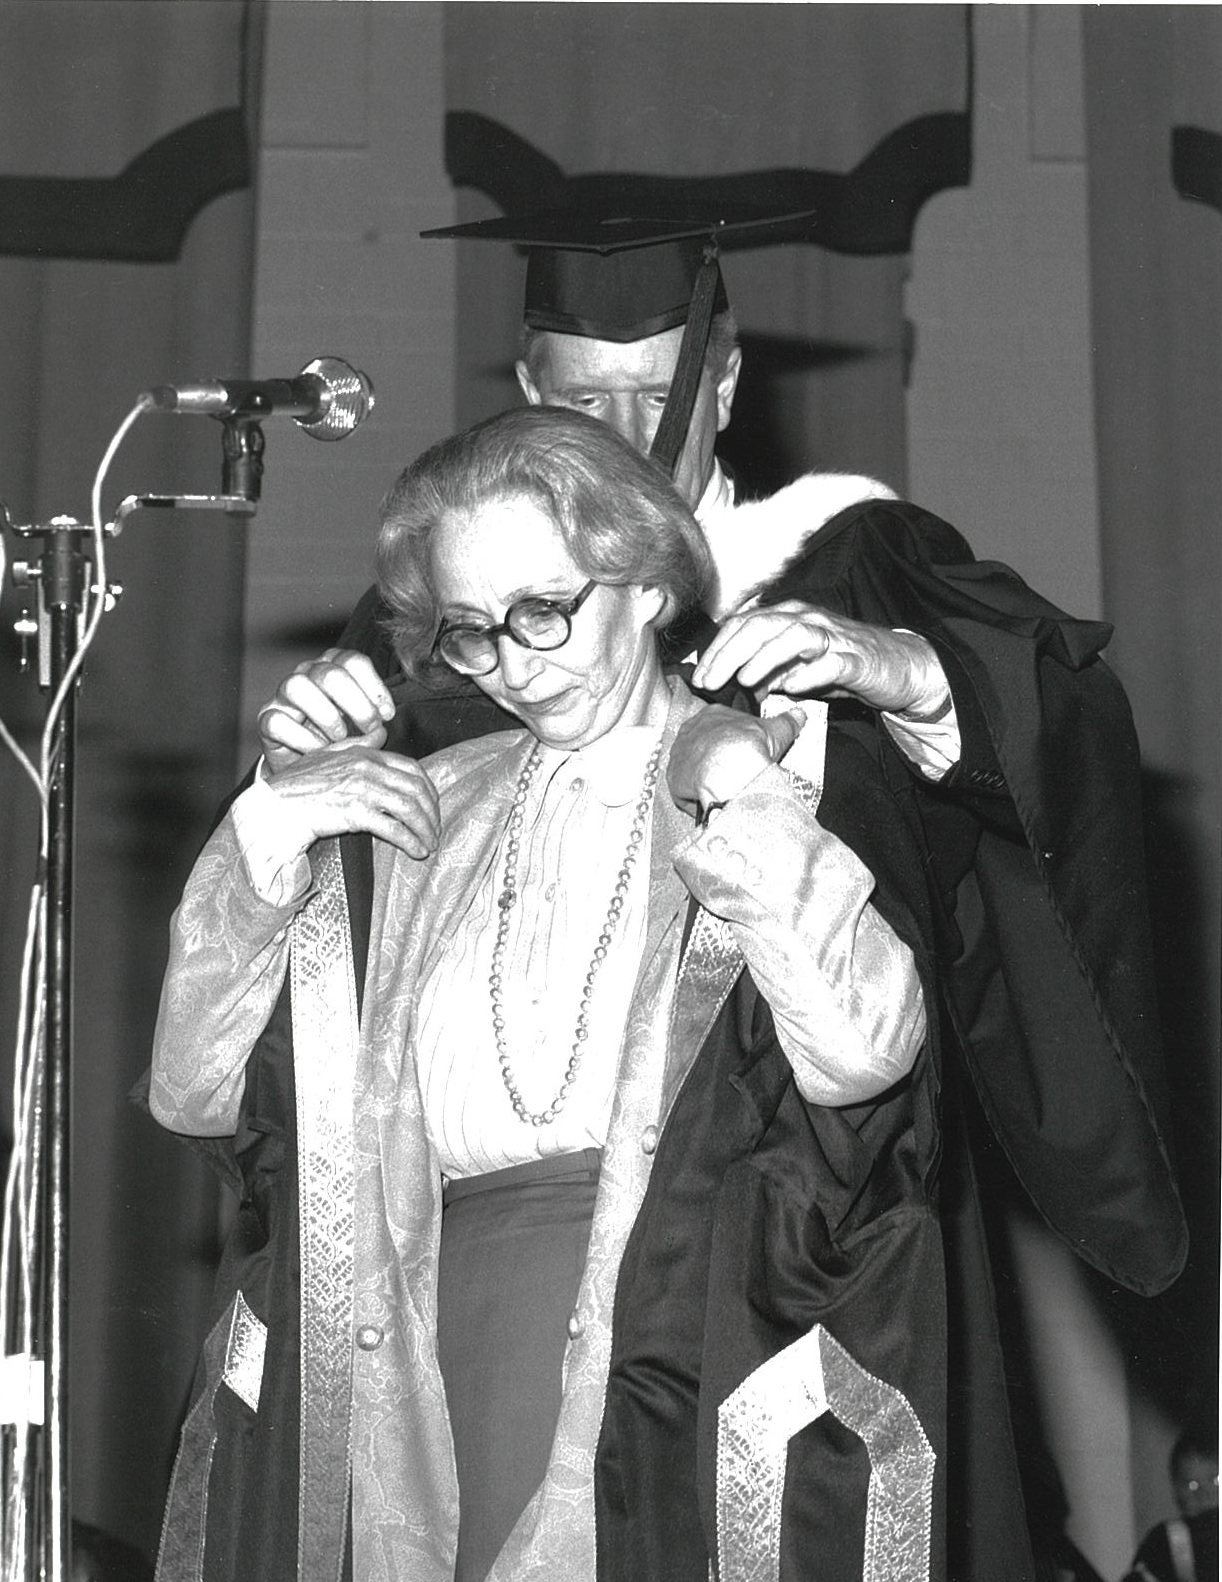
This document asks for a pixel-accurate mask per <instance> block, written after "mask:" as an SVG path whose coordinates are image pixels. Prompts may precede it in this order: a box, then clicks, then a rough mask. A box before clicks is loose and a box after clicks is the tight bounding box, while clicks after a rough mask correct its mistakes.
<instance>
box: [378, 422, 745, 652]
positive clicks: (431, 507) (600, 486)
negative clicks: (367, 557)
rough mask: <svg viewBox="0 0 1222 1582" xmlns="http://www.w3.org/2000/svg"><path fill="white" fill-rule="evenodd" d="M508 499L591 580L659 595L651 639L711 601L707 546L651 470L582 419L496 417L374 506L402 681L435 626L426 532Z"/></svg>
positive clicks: (420, 464) (422, 462) (429, 454)
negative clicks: (551, 531)
mask: <svg viewBox="0 0 1222 1582" xmlns="http://www.w3.org/2000/svg"><path fill="white" fill-rule="evenodd" d="M515 499H527V500H531V501H533V502H534V503H535V504H536V505H538V506H539V507H540V508H541V509H542V510H543V511H545V512H546V513H547V515H548V516H549V517H550V518H551V520H552V521H553V522H554V523H555V524H556V528H557V530H558V532H559V533H560V536H561V538H562V539H563V540H564V543H565V547H566V548H567V550H568V552H569V554H570V555H571V556H572V557H573V560H574V561H575V563H576V564H577V566H578V567H579V568H580V569H581V570H582V571H584V572H585V574H586V576H587V577H592V578H593V579H594V580H595V581H596V582H603V583H609V584H611V585H612V586H623V585H625V584H637V585H639V586H643V587H650V588H659V589H661V590H662V592H663V593H664V595H665V602H664V604H663V607H662V611H661V614H660V615H659V617H658V619H657V621H656V623H655V629H656V630H658V631H661V630H663V629H665V627H667V626H668V625H669V624H670V623H671V622H672V621H673V620H675V619H676V618H677V617H678V616H679V615H681V614H683V613H684V612H685V611H687V610H690V609H692V608H693V607H694V606H695V605H697V604H699V603H700V602H701V600H702V599H703V597H704V595H705V594H706V592H707V591H708V588H709V586H710V583H711V581H712V576H713V565H712V560H711V558H710V556H709V551H708V548H707V546H706V545H705V542H704V536H703V534H702V533H701V531H700V528H699V526H698V524H697V522H696V519H695V517H694V516H693V515H692V514H691V512H690V511H689V510H688V508H687V506H686V505H685V504H684V502H683V500H682V499H681V498H680V497H679V495H678V493H677V492H676V491H675V490H674V489H673V488H672V487H671V484H670V481H669V480H668V479H667V478H666V477H665V475H664V474H663V473H662V471H661V470H660V469H659V468H658V467H657V465H656V464H655V463H653V462H651V461H649V460H648V459H647V458H645V457H644V456H641V455H639V454H638V453H637V452H636V451H635V450H633V448H632V446H631V445H629V444H628V442H627V441H626V440H624V439H621V438H620V436H619V435H618V434H617V433H615V431H614V430H613V429H610V428H608V427H607V425H606V424H605V423H600V422H598V421H597V420H596V419H594V418H591V417H586V416H585V415H584V414H583V413H580V412H572V411H569V410H567V409H565V408H561V407H544V406H527V407H522V408H518V409H515V410H514V411H512V412H503V413H501V414H500V415H499V416H497V417H493V418H488V419H486V420H485V421H484V422H482V423H477V424H476V425H475V427H474V428H469V429H467V430H466V431H465V432H464V433H462V434H456V435H454V436H453V437H452V438H451V439H445V440H442V441H441V442H440V444H437V445H434V446H433V447H432V448H431V449H430V450H426V451H425V452H424V454H423V455H422V456H420V457H418V458H417V459H416V460H415V461H414V462H412V464H411V466H410V467H407V468H406V469H405V470H404V471H403V472H402V473H401V474H400V475H399V478H398V479H397V481H396V482H395V485H394V487H393V488H392V489H391V491H390V493H389V494H388V495H387V496H386V499H385V500H384V501H383V502H382V530H381V534H380V536H379V539H378V587H379V590H380V592H381V594H382V597H383V599H384V600H385V601H386V603H387V604H388V605H389V606H390V608H391V611H392V612H393V613H392V616H391V619H390V621H389V622H388V629H389V632H390V636H391V640H392V642H393V643H394V646H395V651H396V652H397V654H398V655H399V659H400V662H401V663H402V665H403V667H404V669H405V670H406V671H407V673H408V674H409V675H414V676H417V677H421V676H423V675H425V674H427V672H428V671H429V669H430V667H431V652H432V646H433V640H434V638H435V636H436V634H437V628H438V625H439V621H440V612H439V609H438V603H437V596H436V593H435V590H434V588H433V582H432V572H431V566H430V558H431V557H430V553H429V543H430V540H431V538H432V535H433V533H434V531H435V530H436V529H437V528H438V527H439V526H440V525H441V524H442V523H443V522H445V521H448V520H450V519H452V518H454V517H457V518H459V519H461V518H463V517H466V516H471V515H473V514H474V513H475V512H476V511H477V510H479V509H480V508H481V507H483V506H486V505H489V504H492V503H494V502H496V501H500V500H515Z"/></svg>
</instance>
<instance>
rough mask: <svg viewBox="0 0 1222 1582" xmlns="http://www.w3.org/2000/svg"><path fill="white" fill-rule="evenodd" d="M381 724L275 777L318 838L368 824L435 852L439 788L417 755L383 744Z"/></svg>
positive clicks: (374, 831) (276, 791)
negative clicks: (382, 746)
mask: <svg viewBox="0 0 1222 1582" xmlns="http://www.w3.org/2000/svg"><path fill="white" fill-rule="evenodd" d="M385 736H386V732H385V728H384V727H382V726H380V725H379V726H378V727H377V729H375V730H373V731H368V732H365V733H363V734H362V735H359V736H350V737H349V738H348V739H347V740H346V741H342V742H331V743H328V744H327V745H326V746H325V747H317V748H315V749H314V750H312V751H311V752H309V753H307V754H305V755H304V756H297V757H296V758H294V759H291V760H290V762H289V763H288V764H287V765H286V767H285V768H283V769H282V770H281V772H280V773H279V774H278V775H277V776H276V778H275V779H274V780H272V781H270V782H269V786H270V789H271V791H272V793H273V795H274V796H276V797H277V798H279V799H281V800H282V801H283V802H284V805H285V816H286V818H288V819H291V820H292V822H293V823H294V825H295V826H296V827H297V828H299V829H300V830H302V831H303V832H305V833H306V834H308V835H309V836H310V838H311V840H318V839H320V838H321V837H322V836H324V835H348V834H352V833H354V832H355V831H358V830H365V831H368V833H369V834H371V835H376V836H377V837H378V839H379V840H384V841H388V842H389V843H390V844H391V845H392V846H397V847H398V848H399V850H400V851H402V852H406V853H407V855H408V856H409V857H415V858H423V857H427V856H429V855H430V854H431V853H432V852H433V851H434V850H435V849H436V846H437V842H438V840H439V838H440V835H441V811H440V805H439V802H438V797H437V788H436V787H435V786H434V784H433V782H432V780H430V779H429V776H428V774H427V773H426V772H425V770H424V769H422V768H421V766H420V765H419V764H418V763H417V762H416V760H415V759H414V758H405V757H403V756H402V755H401V754H399V753H386V752H381V751H380V750H379V743H380V741H383V740H385Z"/></svg>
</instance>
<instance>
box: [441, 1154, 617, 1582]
mask: <svg viewBox="0 0 1222 1582" xmlns="http://www.w3.org/2000/svg"><path fill="white" fill-rule="evenodd" d="M599 1159H600V1155H599V1152H598V1150H597V1149H594V1148H590V1149H586V1150H585V1151H584V1152H583V1153H579V1154H563V1155H560V1156H559V1157H557V1158H554V1159H544V1160H540V1161H538V1162H537V1163H533V1164H527V1165H515V1166H513V1167H512V1168H511V1169H508V1170H495V1171H492V1172H490V1173H489V1174H487V1175H481V1176H472V1177H470V1178H469V1179H466V1180H461V1181H452V1182H451V1183H450V1184H449V1185H448V1186H447V1188H446V1191H445V1200H444V1201H445V1207H444V1210H443V1213H442V1220H441V1252H440V1259H439V1263H438V1271H437V1279H438V1289H437V1304H438V1309H437V1349H438V1354H439V1358H440V1362H441V1373H442V1378H443V1379H444V1381H445V1388H446V1401H447V1404H448V1407H449V1412H450V1422H451V1425H452V1428H453V1432H454V1454H455V1459H456V1461H457V1466H458V1490H459V1502H460V1521H459V1534H458V1564H457V1568H456V1570H455V1582H483V1579H484V1577H486V1575H487V1573H488V1571H489V1568H490V1567H491V1565H492V1562H493V1561H494V1560H495V1559H496V1556H497V1554H498V1553H499V1552H500V1549H501V1546H502V1545H503V1543H504V1542H505V1539H506V1538H507V1537H508V1536H509V1534H510V1532H511V1531H512V1529H513V1527H514V1524H515V1523H516V1522H517V1519H518V1517H519V1516H520V1515H521V1514H522V1511H523V1510H524V1509H525V1507H526V1504H527V1502H528V1501H529V1500H530V1497H531V1495H532V1494H533V1493H534V1492H535V1490H536V1489H537V1488H538V1486H539V1484H540V1483H541V1482H542V1480H543V1475H544V1473H545V1472H546V1470H547V1462H548V1457H549V1455H550V1452H551V1446H552V1439H553V1437H554V1435H555V1431H556V1420H557V1417H558V1415H559V1412H560V1383H561V1369H562V1367H563V1363H564V1350H565V1345H566V1342H567V1340H568V1334H569V1328H568V1326H569V1319H570V1317H571V1315H572V1312H573V1308H574V1305H575V1304H576V1301H577V1289H578V1286H579V1284H580V1282H581V1274H582V1270H583V1268H584V1267H585V1259H586V1248H587V1246H588V1244H589V1239H590V1221H591V1218H592V1216H593V1213H594V1194H595V1191H596V1190H597V1186H598V1169H599Z"/></svg>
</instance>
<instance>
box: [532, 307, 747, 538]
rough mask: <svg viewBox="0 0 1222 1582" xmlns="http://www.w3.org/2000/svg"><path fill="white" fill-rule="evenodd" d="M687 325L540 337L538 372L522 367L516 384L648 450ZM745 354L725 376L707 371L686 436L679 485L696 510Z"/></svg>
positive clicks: (735, 355) (535, 401) (732, 362)
mask: <svg viewBox="0 0 1222 1582" xmlns="http://www.w3.org/2000/svg"><path fill="white" fill-rule="evenodd" d="M682 340H683V327H682V325H680V326H678V327H677V328H675V329H673V330H664V331H663V332H662V333H661V334H660V335H648V336H646V337H645V339H644V340H640V341H626V342H623V343H621V342H619V341H596V340H591V339H590V338H589V337H587V336H585V335H557V334H553V333H552V332H551V331H549V332H548V333H547V334H545V335H543V336H542V337H541V338H540V341H539V343H538V347H537V350H536V354H535V368H536V377H535V378H532V377H531V375H530V373H529V371H528V370H527V367H526V364H525V363H522V362H519V363H518V365H517V372H518V383H519V384H520V385H521V386H522V390H523V393H524V394H525V396H526V399H527V400H528V401H530V402H531V403H533V404H534V405H536V406H538V405H540V404H543V405H546V406H562V407H570V408H571V409H572V410H573V411H575V412H586V413H588V414H589V415H590V416H591V417H596V418H598V419H599V420H600V421H601V422H603V423H609V424H610V425H611V427H612V428H613V429H615V430H616V432H617V433H619V434H622V435H623V436H624V438H625V439H626V440H628V441H629V442H630V443H631V444H632V445H634V446H635V447H636V449H637V450H639V451H640V452H641V453H642V454H643V455H648V453H649V447H650V445H652V443H653V437H654V434H655V433H656V432H657V427H658V420H659V419H660V418H661V416H662V409H663V407H664V406H665V405H666V397H667V394H668V392H669V390H670V382H671V380H672V378H673V377H674V372H675V364H676V363H677V362H678V360H679V346H680V343H681V342H682ZM739 361H740V358H739V353H738V349H737V348H735V350H734V351H733V353H732V354H731V356H730V359H729V361H728V363H727V365H726V370H725V372H724V373H723V374H722V376H721V378H720V379H719V380H717V381H714V380H713V378H712V376H711V375H710V374H709V372H708V370H707V369H705V371H704V372H703V373H702V375H701V378H700V387H699V390H698V391H697V393H696V403H695V406H694V407H693V408H692V418H691V422H690V424H689V425H688V430H687V439H686V441H685V443H684V446H683V450H682V452H681V454H680V456H679V465H678V467H677V468H676V470H675V487H676V488H677V489H678V490H679V493H680V494H681V495H682V496H683V498H684V499H685V500H686V501H687V503H688V505H689V506H690V507H691V508H692V509H693V510H694V509H695V507H696V506H697V504H698V503H699V501H700V496H701V495H702V494H703V493H704V490H705V485H706V484H707V483H708V481H709V478H710V477H711V476H712V472H713V447H714V446H715V444H716V442H717V436H718V434H719V433H720V432H721V430H722V429H723V428H725V426H726V424H727V423H728V422H729V421H730V409H731V407H732V406H733V403H734V388H735V386H736V385H737V383H738V368H739Z"/></svg>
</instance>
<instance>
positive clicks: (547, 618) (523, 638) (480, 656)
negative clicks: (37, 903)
mask: <svg viewBox="0 0 1222 1582" xmlns="http://www.w3.org/2000/svg"><path fill="white" fill-rule="evenodd" d="M597 587H598V583H597V582H596V581H594V579H593V578H591V580H590V581H589V582H587V583H586V585H585V587H584V588H582V590H581V592H580V593H577V594H574V596H573V597H572V598H571V599H544V598H540V597H539V595H538V594H534V593H532V594H529V595H528V596H527V597H526V598H525V599H518V600H517V601H516V602H515V603H514V604H511V605H510V606H509V608H508V609H507V610H506V611H505V619H504V620H503V621H501V622H500V624H499V625H497V626H472V625H469V624H466V623H464V622H460V621H454V622H451V621H443V622H442V623H441V629H440V631H439V632H438V633H437V636H436V638H435V639H434V641H433V653H434V654H436V655H439V656H440V657H441V658H442V659H443V660H444V661H445V663H446V664H447V665H449V667H450V669H451V670H457V671H458V673H459V675H463V676H490V675H491V674H492V672H493V671H494V670H495V669H496V667H497V664H498V663H499V661H500V652H499V650H498V648H497V642H498V640H499V639H500V638H502V637H511V638H512V639H513V641H514V642H515V643H517V645H518V646H519V648H537V649H552V648H563V647H564V645H565V643H567V642H568V640H569V637H570V635H571V634H572V631H573V617H574V616H575V615H576V614H577V611H578V610H579V609H580V608H581V606H582V605H583V604H584V603H585V602H586V600H587V599H588V598H589V597H590V595H591V594H592V593H593V592H594V589H595V588H597Z"/></svg>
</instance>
